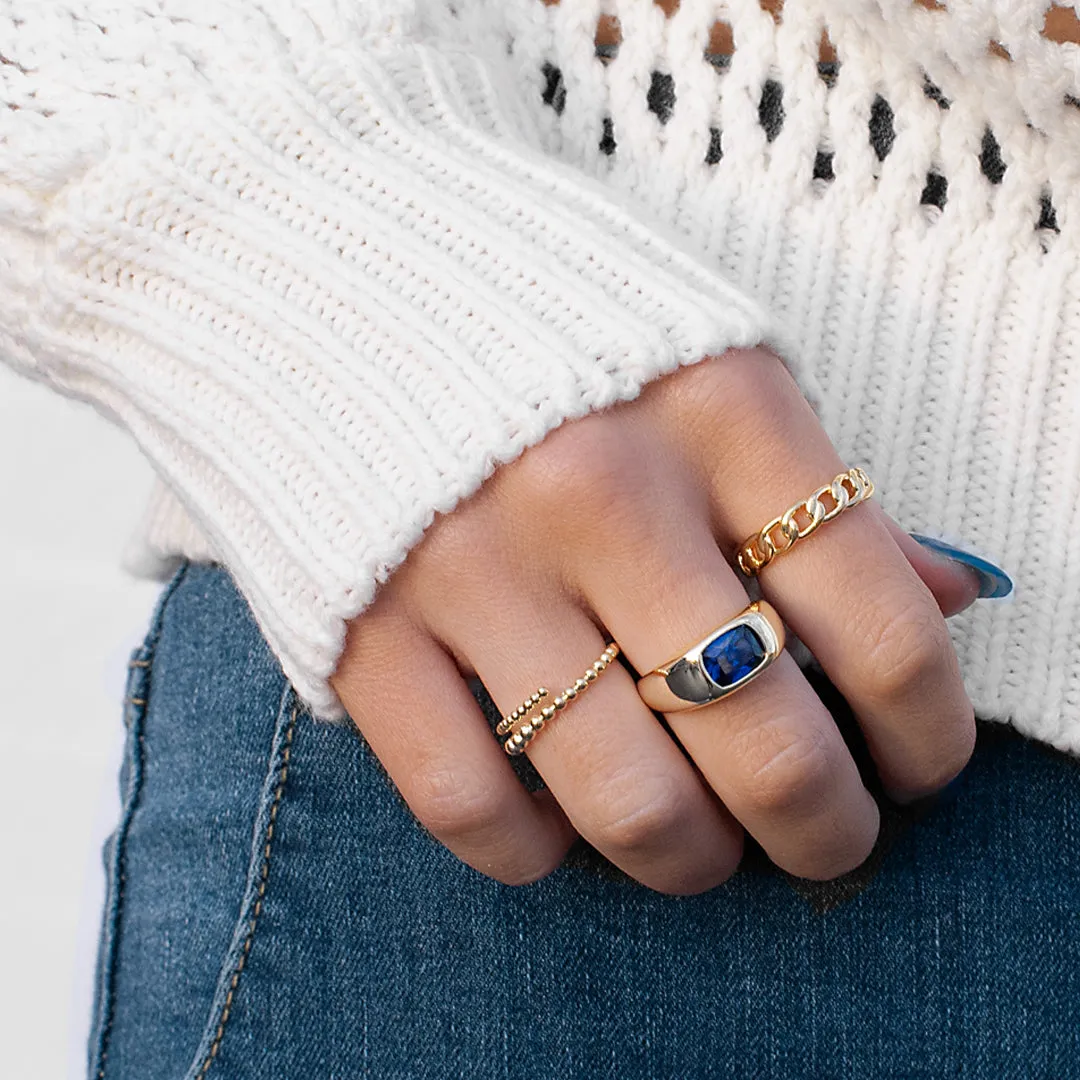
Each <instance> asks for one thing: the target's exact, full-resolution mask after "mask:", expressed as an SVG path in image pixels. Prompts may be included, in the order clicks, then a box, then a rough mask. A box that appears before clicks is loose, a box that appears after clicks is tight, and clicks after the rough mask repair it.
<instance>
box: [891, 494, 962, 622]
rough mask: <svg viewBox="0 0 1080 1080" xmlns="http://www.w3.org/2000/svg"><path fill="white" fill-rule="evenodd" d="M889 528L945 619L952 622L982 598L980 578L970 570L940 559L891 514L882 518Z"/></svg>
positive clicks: (897, 544)
mask: <svg viewBox="0 0 1080 1080" xmlns="http://www.w3.org/2000/svg"><path fill="white" fill-rule="evenodd" d="M882 517H883V520H884V522H885V527H886V528H887V529H888V530H889V535H890V536H891V537H892V538H893V541H894V542H895V543H896V546H897V547H898V548H899V549H900V550H901V552H903V554H904V558H906V559H907V561H908V562H909V563H911V565H912V567H914V569H915V573H916V574H918V575H919V577H921V578H922V580H923V583H924V584H925V585H926V587H927V588H928V589H929V590H930V592H931V593H933V596H934V599H935V600H936V601H937V605H938V607H939V608H940V609H941V613H942V615H944V616H945V617H946V618H948V617H949V616H950V615H956V614H958V613H959V612H961V611H963V610H964V609H965V608H968V607H970V606H971V605H972V604H974V603H975V601H976V600H977V599H978V598H979V589H980V588H981V584H982V583H981V582H980V580H979V575H978V574H977V573H976V572H975V571H974V570H972V569H971V568H970V567H967V566H962V565H961V564H960V563H957V562H951V561H949V560H948V559H942V558H938V557H937V556H936V555H934V553H933V552H931V551H928V550H927V549H926V548H924V547H923V546H922V544H920V543H919V542H918V541H917V540H915V539H914V538H913V537H912V536H911V534H910V533H907V532H905V531H904V530H903V529H902V528H900V526H899V525H897V523H896V522H895V521H893V519H892V518H891V517H889V515H888V514H883V515H882Z"/></svg>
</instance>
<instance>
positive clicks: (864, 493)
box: [735, 466, 874, 577]
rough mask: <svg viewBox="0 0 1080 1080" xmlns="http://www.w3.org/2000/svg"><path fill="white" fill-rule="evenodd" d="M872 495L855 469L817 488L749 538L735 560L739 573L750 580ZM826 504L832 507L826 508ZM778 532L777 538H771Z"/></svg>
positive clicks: (867, 479) (869, 482) (867, 480)
mask: <svg viewBox="0 0 1080 1080" xmlns="http://www.w3.org/2000/svg"><path fill="white" fill-rule="evenodd" d="M873 494H874V484H873V481H872V480H871V479H870V477H869V476H867V475H866V473H864V472H863V471H862V469H860V468H859V467H858V466H855V467H854V468H851V469H848V471H847V472H842V473H840V475H839V476H837V477H836V479H835V480H833V482H832V483H831V484H826V485H825V486H824V487H821V488H818V489H817V491H815V492H814V494H813V495H811V496H810V497H809V498H807V499H804V500H803V501H802V502H799V503H796V504H795V505H794V506H792V507H791V508H790V509H788V510H785V511H784V512H783V513H782V514H781V515H780V516H779V517H776V518H773V519H772V521H770V522H769V524H768V525H766V526H765V527H764V528H763V529H761V530H760V531H759V532H757V533H755V534H754V535H753V536H751V537H750V539H749V540H747V541H746V542H745V543H744V544H743V545H742V546H741V547H740V548H739V551H738V554H737V555H736V556H735V561H736V562H737V563H738V564H739V569H740V570H741V571H742V572H743V573H744V574H745V575H746V576H747V577H753V576H754V575H755V574H757V573H758V572H759V571H760V570H761V568H762V567H764V566H767V565H768V564H769V563H770V562H772V560H773V559H775V558H776V556H777V555H783V553H784V552H785V551H790V550H791V548H792V547H793V546H794V544H795V541H796V540H803V539H805V538H806V537H808V536H809V535H810V534H811V533H813V532H815V531H817V529H819V528H820V527H821V526H822V525H824V524H825V522H826V521H832V519H833V518H834V517H838V516H839V515H840V514H842V513H843V512H844V511H845V510H848V509H850V508H851V507H852V506H858V505H859V503H861V502H863V501H864V500H866V499H869V498H870V496H871V495H873ZM827 501H831V503H832V505H831V506H830V505H827ZM800 515H802V516H803V517H804V521H803V522H802V523H801V524H800V522H799V521H798V518H799V516H800ZM777 529H778V530H779V537H774V536H773V533H774V530H777Z"/></svg>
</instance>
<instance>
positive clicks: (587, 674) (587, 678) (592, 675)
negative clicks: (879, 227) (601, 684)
mask: <svg viewBox="0 0 1080 1080" xmlns="http://www.w3.org/2000/svg"><path fill="white" fill-rule="evenodd" d="M595 678H596V672H595V671H593V669H592V668H589V670H588V671H586V672H585V681H586V682H587V683H591V682H592V681H593V679H595Z"/></svg>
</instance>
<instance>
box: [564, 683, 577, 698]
mask: <svg viewBox="0 0 1080 1080" xmlns="http://www.w3.org/2000/svg"><path fill="white" fill-rule="evenodd" d="M577 696H578V688H577V687H576V686H568V687H567V688H566V699H567V700H568V701H573V700H574V698H576V697H577Z"/></svg>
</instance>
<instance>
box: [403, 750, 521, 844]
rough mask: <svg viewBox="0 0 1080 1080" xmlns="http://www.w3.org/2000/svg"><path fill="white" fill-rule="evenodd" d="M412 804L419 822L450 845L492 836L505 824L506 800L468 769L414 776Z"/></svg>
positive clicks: (410, 788)
mask: <svg viewBox="0 0 1080 1080" xmlns="http://www.w3.org/2000/svg"><path fill="white" fill-rule="evenodd" d="M408 802H409V805H410V806H411V807H412V811H413V813H414V814H415V815H416V817H417V819H418V820H419V822H420V823H421V824H422V825H423V826H424V827H425V828H426V829H427V830H428V831H429V832H431V833H432V834H433V835H434V836H436V837H438V839H439V840H441V841H443V842H444V843H446V844H448V845H449V844H453V843H455V842H458V841H461V840H465V839H468V838H473V837H476V836H477V835H478V834H486V833H490V832H491V831H493V830H494V829H496V828H498V827H499V826H500V824H501V823H503V822H504V821H505V814H504V812H503V811H504V807H503V805H502V799H501V798H499V796H498V794H497V793H496V792H495V791H494V790H493V789H492V788H491V786H490V785H487V784H485V783H484V782H483V781H482V780H481V779H480V777H478V776H476V775H474V774H473V773H471V772H469V771H467V770H459V769H449V768H445V767H437V768H431V769H428V770H422V771H420V772H418V773H416V774H414V775H413V777H412V778H411V782H410V785H409V792H408Z"/></svg>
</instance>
